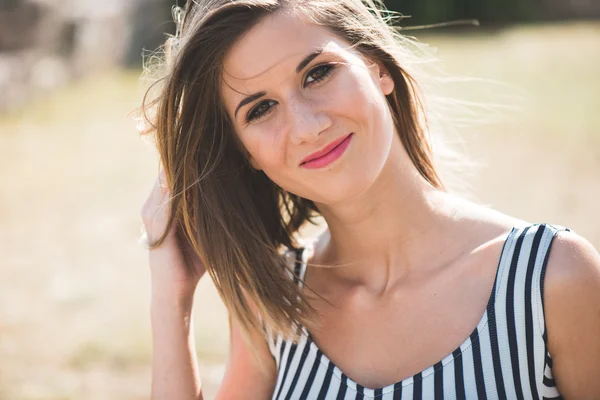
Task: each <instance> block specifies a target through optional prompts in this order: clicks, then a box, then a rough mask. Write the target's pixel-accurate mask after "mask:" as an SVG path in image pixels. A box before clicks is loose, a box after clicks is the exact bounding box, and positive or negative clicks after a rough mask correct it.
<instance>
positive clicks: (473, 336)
mask: <svg viewBox="0 0 600 400" xmlns="http://www.w3.org/2000/svg"><path fill="white" fill-rule="evenodd" d="M517 230H518V228H517V227H516V226H513V227H512V229H511V231H510V232H509V233H508V235H507V236H506V238H505V239H504V242H503V245H502V251H501V253H500V258H499V260H498V264H497V266H496V274H495V277H494V284H493V286H492V290H491V292H490V295H489V297H488V301H487V304H486V308H485V311H484V312H483V315H482V317H481V319H480V320H479V322H478V323H477V325H476V326H475V328H474V329H473V331H472V332H471V333H470V334H469V335H468V336H467V338H466V339H465V340H464V341H463V342H462V343H461V344H460V345H459V346H458V347H457V348H456V349H454V350H453V351H452V352H450V353H449V354H447V355H446V356H444V357H443V358H442V359H441V360H439V361H438V362H436V363H435V364H433V365H431V366H429V367H427V368H425V369H423V370H422V371H420V372H417V373H416V374H414V375H412V376H409V377H407V378H404V379H402V380H400V381H398V382H395V383H391V384H388V385H385V386H381V387H379V388H376V389H372V388H368V387H366V386H363V385H361V384H359V383H357V382H355V381H354V380H353V379H352V378H350V377H349V376H348V375H346V374H345V373H344V371H342V370H341V369H340V368H339V367H338V366H337V365H336V364H335V363H334V362H333V361H331V360H330V359H329V357H327V355H326V354H325V353H324V352H323V351H322V350H321V349H320V348H319V346H318V345H317V343H316V342H315V341H314V340H313V337H312V335H311V334H310V332H309V331H308V329H307V328H306V327H304V326H302V331H303V332H304V335H305V337H306V341H307V343H308V345H310V347H311V350H312V351H315V352H317V353H318V354H320V362H321V364H324V366H325V367H328V364H330V365H331V366H332V367H333V376H335V377H336V378H337V379H339V380H340V381H343V382H345V384H346V386H347V387H348V388H349V389H352V390H355V391H358V390H359V389H360V390H361V391H362V393H363V394H364V395H365V396H368V397H375V395H377V396H378V397H379V396H382V395H385V394H386V393H390V392H393V391H395V390H397V389H399V386H401V387H403V388H404V387H406V386H410V385H412V384H414V383H415V382H416V381H418V380H423V379H425V378H426V377H427V376H429V375H431V374H433V373H434V372H435V371H437V370H439V369H441V368H444V366H445V365H446V364H448V363H450V362H452V361H454V360H455V359H456V358H457V357H460V356H462V353H463V352H464V351H466V350H467V349H469V348H470V347H471V346H472V345H473V340H479V333H480V332H481V331H482V330H483V329H484V328H485V327H486V326H487V324H488V310H489V309H490V308H491V307H494V305H495V300H496V292H497V289H498V288H497V284H498V277H499V275H500V274H501V270H502V269H503V266H504V264H505V259H506V258H505V253H507V251H508V250H509V249H507V244H508V243H509V242H510V239H511V238H512V237H513V236H514V234H515V232H516V231H517ZM513 244H514V241H513ZM305 250H306V247H303V248H301V249H300V251H299V252H298V258H299V260H298V259H297V260H298V261H299V262H300V274H299V276H300V282H303V281H304V275H305V273H306V267H307V266H306V262H307V260H306V257H305V254H306V252H305ZM300 284H301V285H302V283H300Z"/></svg>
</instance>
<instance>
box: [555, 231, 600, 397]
mask: <svg viewBox="0 0 600 400" xmlns="http://www.w3.org/2000/svg"><path fill="white" fill-rule="evenodd" d="M554 241H555V242H554V243H553V245H552V251H551V253H550V257H549V259H548V265H547V267H546V268H547V269H546V278H545V283H544V303H545V314H546V328H547V331H548V348H549V351H550V354H551V356H552V372H553V375H554V379H555V381H556V386H557V388H558V391H559V392H560V393H561V394H562V395H563V396H564V398H565V399H582V400H584V399H590V400H591V399H600V255H599V254H598V252H597V251H596V250H595V249H594V247H593V246H592V245H591V244H590V243H589V242H588V241H587V240H586V239H584V238H582V237H581V236H579V235H577V234H575V233H573V232H561V233H559V234H558V236H557V237H556V238H555V239H554Z"/></svg>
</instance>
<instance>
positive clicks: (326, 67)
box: [246, 64, 335, 123]
mask: <svg viewBox="0 0 600 400" xmlns="http://www.w3.org/2000/svg"><path fill="white" fill-rule="evenodd" d="M334 68H335V65H333V64H321V65H318V66H316V67H315V68H313V69H311V70H310V71H309V72H308V74H306V76H307V78H308V77H312V79H313V80H312V81H311V82H307V80H306V79H305V80H304V82H305V83H304V86H308V85H312V84H313V83H316V82H320V81H322V80H323V79H325V78H327V77H328V76H329V74H330V73H331V71H332V70H333V69H334ZM315 75H316V76H315ZM274 103H276V101H274V100H265V101H262V102H260V103H258V104H257V105H256V106H255V107H254V108H252V109H251V110H250V111H249V112H248V115H247V117H246V123H250V122H252V121H255V120H258V119H260V118H262V117H264V116H265V115H266V114H267V113H268V112H269V111H270V110H271V108H272V107H273V105H274ZM269 104H271V106H270V107H268V108H266V109H265V108H264V106H266V105H269ZM261 109H262V111H261Z"/></svg>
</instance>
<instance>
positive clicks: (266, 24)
mask: <svg viewBox="0 0 600 400" xmlns="http://www.w3.org/2000/svg"><path fill="white" fill-rule="evenodd" d="M340 44H341V41H340V39H339V38H338V37H337V36H335V35H334V34H333V33H332V32H330V31H329V30H328V29H326V28H324V27H322V26H318V25H314V24H309V23H306V22H304V21H303V20H302V19H301V18H300V17H298V16H294V15H289V14H287V13H285V14H284V13H276V14H272V15H269V16H267V17H265V18H264V19H263V20H261V21H260V22H259V23H258V24H257V25H255V26H254V27H253V28H251V29H250V30H249V31H248V32H247V33H246V34H245V35H244V36H242V38H241V39H240V40H239V41H238V42H237V43H236V44H235V45H234V46H233V47H232V48H231V49H230V50H229V51H228V52H227V54H226V56H225V59H224V62H223V68H224V77H225V79H226V80H227V83H228V84H234V85H235V84H236V83H244V84H248V83H249V82H251V81H253V80H257V79H261V78H262V77H263V75H269V72H278V71H275V70H276V69H279V68H278V67H288V65H289V66H290V68H291V69H292V71H293V70H295V68H296V66H297V64H298V62H299V61H300V60H302V59H303V58H304V57H306V56H307V55H308V54H310V53H313V52H315V51H318V50H332V51H335V50H334V49H335V48H338V49H339V48H340Z"/></svg>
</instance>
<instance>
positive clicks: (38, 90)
mask: <svg viewBox="0 0 600 400" xmlns="http://www.w3.org/2000/svg"><path fill="white" fill-rule="evenodd" d="M132 3H133V2H130V1H122V0H101V1H99V0H2V1H1V2H0V113H2V112H7V111H11V110H17V109H19V108H20V107H22V106H23V104H25V103H26V102H27V101H29V100H30V99H32V98H34V97H36V96H39V95H41V94H43V93H45V92H48V91H52V90H55V89H57V88H59V87H61V86H63V85H65V84H66V83H67V82H69V81H70V80H72V79H74V78H77V77H80V76H82V75H85V74H88V73H90V72H93V71H95V70H98V69H102V68H106V67H110V66H114V65H117V64H118V63H120V62H121V60H122V58H123V55H124V53H125V52H126V50H127V48H128V44H129V37H130V32H131V27H130V24H129V16H130V7H131V5H132Z"/></svg>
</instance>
